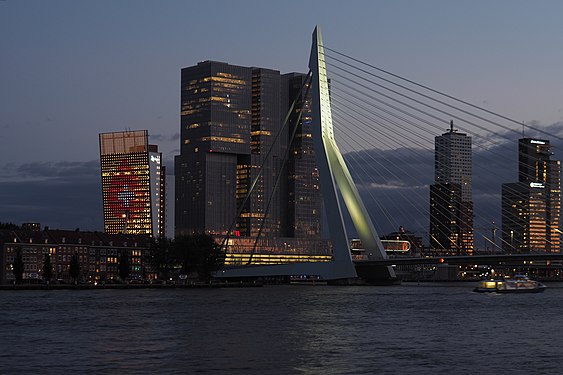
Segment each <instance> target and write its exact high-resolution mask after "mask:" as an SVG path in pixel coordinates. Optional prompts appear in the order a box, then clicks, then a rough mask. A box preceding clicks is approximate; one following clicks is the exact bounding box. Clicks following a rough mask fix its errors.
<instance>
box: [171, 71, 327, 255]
mask: <svg viewBox="0 0 563 375" xmlns="http://www.w3.org/2000/svg"><path fill="white" fill-rule="evenodd" d="M305 79H306V75H305V74H300V73H289V74H281V73H280V72H279V71H277V70H272V69H266V68H257V67H243V66H236V65H230V64H227V63H224V62H216V61H204V62H201V63H198V64H197V65H195V66H191V67H187V68H184V69H182V71H181V108H180V112H181V116H180V126H181V129H180V155H178V156H176V159H175V181H176V186H175V187H176V194H175V195H176V202H175V233H176V235H182V234H192V233H202V232H205V233H209V234H211V235H213V236H215V237H216V238H217V240H218V242H221V240H222V239H226V238H227V237H228V242H227V246H228V254H227V263H229V262H231V263H237V262H239V263H277V262H279V261H282V262H283V261H297V260H303V259H309V258H311V257H312V258H315V257H317V258H318V259H317V260H319V259H320V260H322V259H325V258H326V259H329V258H330V256H329V255H330V245H329V244H328V241H323V240H322V239H321V221H322V219H321V217H322V216H321V215H322V211H321V196H320V186H319V174H318V169H317V167H316V163H315V155H314V151H313V143H312V139H311V129H310V116H311V115H310V98H309V97H308V96H306V95H305V94H306V91H307V90H306V88H307V83H306V82H305ZM292 104H293V106H292ZM290 108H291V111H290ZM288 114H289V116H287V115H288ZM286 117H287V123H286V121H285V120H286ZM293 134H294V136H293V137H292V135H293ZM253 183H254V186H253V189H252V193H251V194H250V195H249V194H248V193H249V191H250V189H251V185H252V184H253ZM256 239H258V240H256Z"/></svg>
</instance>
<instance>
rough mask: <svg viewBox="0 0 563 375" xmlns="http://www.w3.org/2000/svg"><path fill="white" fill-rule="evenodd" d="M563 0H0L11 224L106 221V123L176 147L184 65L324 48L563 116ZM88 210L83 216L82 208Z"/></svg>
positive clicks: (1, 142) (255, 62) (464, 93)
mask: <svg viewBox="0 0 563 375" xmlns="http://www.w3.org/2000/svg"><path fill="white" fill-rule="evenodd" d="M561 15H563V2H560V1H539V2H531V1H517V0H516V1H514V0H499V1H447V0H443V1H437V0H426V1H401V0H399V1H292V0H284V1H276V2H273V1H174V0H168V1H143V0H121V1H109V0H100V1H56V0H53V1H47V0H35V1H34V0H3V1H0V157H1V159H0V221H14V222H18V223H20V222H22V221H41V222H42V224H44V225H50V226H51V227H60V228H74V227H80V228H81V229H90V230H100V229H102V218H101V192H100V190H101V188H100V186H99V185H100V182H99V170H98V168H99V166H98V164H99V161H98V158H99V156H98V134H99V133H100V132H110V131H121V130H124V129H148V130H149V134H150V135H151V141H152V143H156V144H158V145H159V147H160V149H161V151H162V152H163V154H164V157H165V159H166V160H167V163H168V164H171V160H172V158H173V156H174V155H175V154H177V152H178V147H179V140H178V133H179V86H180V69H181V68H182V67H185V66H190V65H194V64H196V63H197V62H198V61H203V60H208V59H212V60H219V61H226V62H229V63H232V64H238V65H245V66H260V67H267V68H272V69H278V70H280V71H282V72H290V71H301V72H306V71H307V62H308V57H309V49H310V43H311V33H312V31H313V29H314V27H315V25H316V24H319V25H320V26H321V27H322V30H323V37H324V42H325V44H326V45H327V46H329V47H331V48H334V49H336V50H339V51H342V52H345V53H347V54H349V55H352V56H354V57H357V58H359V59H362V60H365V61H368V62H371V63H373V64H375V65H377V66H379V67H382V68H385V69H388V70H390V71H392V72H394V73H396V74H399V75H402V76H405V77H408V78H410V79H413V80H415V81H418V82H421V83H424V84H426V85H429V86H431V87H434V88H437V89H440V90H443V91H446V92H448V93H451V94H453V95H455V96H458V97H461V98H463V99H466V100H468V101H470V102H473V103H476V104H478V105H482V106H485V107H486V108H489V109H492V110H494V111H496V112H500V113H502V114H506V115H508V116H510V117H512V118H515V119H518V120H519V121H525V122H531V121H537V123H538V124H539V126H548V125H552V124H554V123H558V122H561V121H563V74H562V70H563V48H562V46H563V23H562V22H561ZM77 205H78V206H80V207H81V210H80V212H79V213H76V207H77Z"/></svg>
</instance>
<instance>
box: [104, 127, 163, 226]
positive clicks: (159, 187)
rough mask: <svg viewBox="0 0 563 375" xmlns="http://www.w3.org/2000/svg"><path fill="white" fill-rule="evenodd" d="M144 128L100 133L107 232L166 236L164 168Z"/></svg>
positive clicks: (160, 157) (160, 156)
mask: <svg viewBox="0 0 563 375" xmlns="http://www.w3.org/2000/svg"><path fill="white" fill-rule="evenodd" d="M148 139H149V136H148V131H147V130H135V131H124V132H114V133H102V134H100V162H101V172H102V195H103V205H104V230H105V232H106V233H110V234H117V233H124V234H145V235H149V236H156V237H165V228H166V223H165V217H166V216H165V197H166V194H165V188H166V186H165V167H164V166H163V165H162V154H161V153H159V152H158V147H157V146H155V145H149V141H148Z"/></svg>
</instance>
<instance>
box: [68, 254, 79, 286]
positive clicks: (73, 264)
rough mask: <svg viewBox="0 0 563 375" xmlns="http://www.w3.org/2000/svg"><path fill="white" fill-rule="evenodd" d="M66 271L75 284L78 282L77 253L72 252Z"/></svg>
mask: <svg viewBox="0 0 563 375" xmlns="http://www.w3.org/2000/svg"><path fill="white" fill-rule="evenodd" d="M68 273H69V274H70V277H72V279H73V280H74V283H75V284H76V283H77V282H78V276H79V275H80V263H79V262H78V254H77V253H74V255H73V256H72V258H71V259H70V266H69V269H68Z"/></svg>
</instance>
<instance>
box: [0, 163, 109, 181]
mask: <svg viewBox="0 0 563 375" xmlns="http://www.w3.org/2000/svg"><path fill="white" fill-rule="evenodd" d="M94 176H96V177H97V178H99V176H100V162H99V161H98V160H92V161H88V162H79V161H76V162H68V161H63V162H33V163H24V164H16V163H9V164H5V165H4V166H2V168H1V169H0V177H1V178H2V180H3V181H52V182H57V181H58V182H61V183H65V182H67V180H68V179H70V180H75V179H82V178H90V177H94Z"/></svg>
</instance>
